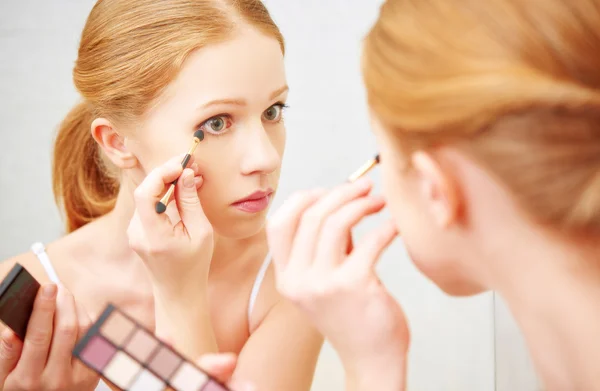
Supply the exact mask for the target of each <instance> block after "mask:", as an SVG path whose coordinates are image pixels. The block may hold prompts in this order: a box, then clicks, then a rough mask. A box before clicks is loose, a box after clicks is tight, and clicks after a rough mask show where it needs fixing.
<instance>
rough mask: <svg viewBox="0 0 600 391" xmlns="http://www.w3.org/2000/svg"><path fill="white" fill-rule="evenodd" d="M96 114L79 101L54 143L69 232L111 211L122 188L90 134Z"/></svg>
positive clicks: (59, 196) (57, 191) (59, 199)
mask: <svg viewBox="0 0 600 391" xmlns="http://www.w3.org/2000/svg"><path fill="white" fill-rule="evenodd" d="M93 118H94V117H93V112H92V109H91V108H90V107H89V105H88V104H86V103H85V102H83V103H80V104H78V105H77V106H75V107H74V108H73V109H72V110H71V111H70V112H69V114H68V115H67V116H66V117H65V119H64V120H63V122H62V123H61V125H60V128H59V130H58V135H57V137H56V141H55V143H54V161H53V164H52V187H53V191H54V198H55V200H56V204H57V205H58V207H59V208H60V209H62V211H63V213H64V215H65V218H66V229H67V233H70V232H73V231H75V230H76V229H78V228H80V227H82V226H84V225H85V224H87V223H89V222H90V221H92V220H94V219H96V218H98V217H100V216H102V215H104V214H106V213H108V212H110V211H111V210H112V209H113V207H114V205H115V201H116V197H117V193H118V191H119V184H118V182H117V181H116V180H115V179H114V178H112V177H111V176H110V175H109V173H108V171H107V168H106V166H105V164H104V163H103V161H102V159H101V156H100V152H99V150H98V145H97V144H96V141H95V140H94V139H93V137H92V135H91V132H90V127H91V124H92V120H93Z"/></svg>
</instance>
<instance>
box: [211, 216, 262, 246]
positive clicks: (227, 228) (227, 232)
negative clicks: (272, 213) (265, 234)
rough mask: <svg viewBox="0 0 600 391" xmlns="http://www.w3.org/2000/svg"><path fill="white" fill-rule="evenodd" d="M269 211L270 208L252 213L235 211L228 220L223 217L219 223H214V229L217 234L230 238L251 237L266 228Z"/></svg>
mask: <svg viewBox="0 0 600 391" xmlns="http://www.w3.org/2000/svg"><path fill="white" fill-rule="evenodd" d="M267 212H268V209H267V210H264V211H262V212H259V213H251V214H249V213H244V214H240V213H234V214H233V216H228V218H227V221H225V219H223V220H221V221H219V223H217V224H214V223H213V229H214V230H215V233H216V234H217V235H219V236H223V237H226V238H230V239H246V238H250V237H252V236H255V235H257V234H259V233H260V232H261V231H262V230H264V228H265V225H266V223H267Z"/></svg>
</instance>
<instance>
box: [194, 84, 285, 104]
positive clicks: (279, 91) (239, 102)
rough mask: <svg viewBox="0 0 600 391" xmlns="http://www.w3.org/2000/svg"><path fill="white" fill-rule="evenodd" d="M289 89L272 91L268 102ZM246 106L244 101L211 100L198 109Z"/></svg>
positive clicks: (282, 88)
mask: <svg viewBox="0 0 600 391" xmlns="http://www.w3.org/2000/svg"><path fill="white" fill-rule="evenodd" d="M289 89H290V88H289V87H288V86H287V85H285V86H283V87H281V88H278V89H277V90H275V91H273V93H272V94H271V95H270V96H269V100H273V99H275V98H277V97H278V96H279V95H281V94H283V93H284V92H286V91H288V90H289ZM246 104H247V102H246V101H245V100H244V99H215V100H211V101H210V102H207V103H204V104H203V105H201V106H200V107H199V109H206V108H207V107H210V106H217V105H234V106H245V105H246Z"/></svg>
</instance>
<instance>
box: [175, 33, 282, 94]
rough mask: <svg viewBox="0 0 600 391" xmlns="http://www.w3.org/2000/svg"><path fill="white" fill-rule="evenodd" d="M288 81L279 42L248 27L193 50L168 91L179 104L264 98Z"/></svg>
mask: <svg viewBox="0 0 600 391" xmlns="http://www.w3.org/2000/svg"><path fill="white" fill-rule="evenodd" d="M285 84H286V80H285V71H284V62H283V54H282V51H281V47H280V44H279V42H278V41H277V40H276V39H275V38H273V37H269V36H267V35H264V34H262V33H261V32H259V31H257V30H255V29H253V28H245V29H242V30H240V31H238V32H237V33H236V34H235V35H234V36H232V38H231V39H229V40H227V41H225V42H222V43H218V44H214V45H209V46H206V47H204V48H202V49H199V50H196V51H195V52H193V53H192V54H191V55H190V56H189V57H188V59H187V60H186V62H185V63H184V65H183V68H182V69H181V71H180V73H179V75H178V76H177V78H176V79H175V80H174V81H173V83H171V85H170V86H169V87H168V89H167V95H168V96H169V100H173V101H176V103H177V104H183V103H184V102H189V103H190V104H201V103H202V102H206V101H210V100H214V99H224V98H244V99H248V100H261V101H262V100H266V99H268V97H269V95H270V94H271V93H272V92H273V91H274V90H276V89H278V88H281V87H282V86H284V85H285ZM261 103H262V102H261Z"/></svg>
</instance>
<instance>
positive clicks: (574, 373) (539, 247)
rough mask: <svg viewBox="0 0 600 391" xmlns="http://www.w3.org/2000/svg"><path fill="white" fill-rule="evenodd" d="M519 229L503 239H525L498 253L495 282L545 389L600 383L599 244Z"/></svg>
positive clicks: (580, 387) (594, 386) (587, 387)
mask: <svg viewBox="0 0 600 391" xmlns="http://www.w3.org/2000/svg"><path fill="white" fill-rule="evenodd" d="M515 234H516V233H515V232H513V233H512V235H510V236H512V237H513V239H514V240H506V239H508V238H509V237H510V236H508V237H507V236H504V237H503V238H504V240H505V243H525V244H526V245H525V246H523V247H522V248H518V246H517V248H515V247H511V246H509V248H508V250H509V252H508V253H505V254H503V256H501V257H499V259H497V262H496V263H495V264H496V266H497V267H496V270H495V274H496V277H494V279H495V281H494V282H495V283H493V284H492V285H494V286H493V287H494V288H495V289H496V290H497V291H498V292H499V293H500V294H501V295H502V297H503V298H504V299H505V300H506V301H507V303H508V306H509V307H510V309H511V311H512V313H513V315H514V316H515V318H516V320H517V323H518V324H519V326H520V328H521V330H522V332H523V333H524V336H525V339H526V341H527V345H528V347H529V350H530V353H531V355H532V359H533V361H534V364H535V366H536V369H537V371H538V374H539V375H540V376H541V378H542V380H543V382H544V384H545V386H546V389H547V390H549V391H553V390H567V389H568V390H598V389H600V387H599V386H598V374H599V373H600V338H598V336H599V333H600V306H599V304H598V303H600V262H599V260H598V254H600V251H599V248H598V246H597V245H590V244H589V243H588V244H581V243H565V240H564V238H559V237H556V235H552V234H548V233H546V232H544V233H542V234H540V232H539V230H538V232H536V231H535V229H531V228H530V229H527V230H525V232H520V233H519V235H516V236H515ZM518 236H521V237H520V238H517V237H518ZM504 248H506V246H504ZM500 258H501V259H500Z"/></svg>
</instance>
